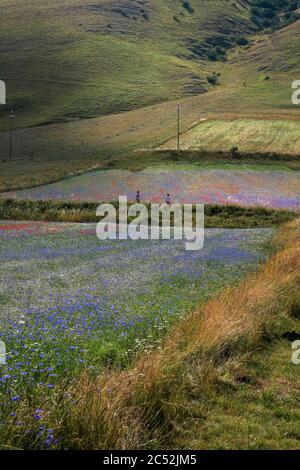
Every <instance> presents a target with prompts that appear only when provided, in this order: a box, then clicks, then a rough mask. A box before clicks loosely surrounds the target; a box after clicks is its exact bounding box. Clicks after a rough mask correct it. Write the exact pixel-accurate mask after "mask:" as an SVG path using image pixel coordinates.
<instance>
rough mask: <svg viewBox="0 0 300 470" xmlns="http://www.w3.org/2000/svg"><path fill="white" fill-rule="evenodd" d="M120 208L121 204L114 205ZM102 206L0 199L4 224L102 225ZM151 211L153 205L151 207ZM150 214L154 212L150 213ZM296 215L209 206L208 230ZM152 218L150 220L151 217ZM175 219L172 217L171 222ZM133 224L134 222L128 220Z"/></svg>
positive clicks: (274, 221)
mask: <svg viewBox="0 0 300 470" xmlns="http://www.w3.org/2000/svg"><path fill="white" fill-rule="evenodd" d="M113 204H114V205H115V207H116V208H117V207H118V202H113ZM98 205H99V203H91V202H78V203H77V202H55V201H22V200H15V199H0V219H1V220H35V221H48V222H95V223H96V222H99V220H100V219H99V218H98V217H96V209H97V207H98ZM147 206H148V208H149V209H150V205H149V204H147ZM149 213H150V210H149ZM295 216H296V213H295V212H293V211H288V210H274V209H267V208H259V207H257V208H256V207H254V208H245V207H239V206H234V205H228V206H219V205H210V204H207V205H205V226H206V228H213V227H219V228H256V227H273V226H278V225H280V224H282V223H284V222H288V221H290V220H293V219H294V218H295ZM149 217H150V216H149ZM172 220H173V218H172V217H171V221H172ZM128 221H130V219H128Z"/></svg>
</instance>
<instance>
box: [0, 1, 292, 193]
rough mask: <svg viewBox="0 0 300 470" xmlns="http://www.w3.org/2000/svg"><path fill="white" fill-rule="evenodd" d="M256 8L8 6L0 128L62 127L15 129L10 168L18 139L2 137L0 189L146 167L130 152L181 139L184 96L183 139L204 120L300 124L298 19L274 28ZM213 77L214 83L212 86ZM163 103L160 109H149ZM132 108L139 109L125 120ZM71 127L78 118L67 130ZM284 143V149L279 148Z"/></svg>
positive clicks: (0, 57) (242, 4) (1, 55)
mask: <svg viewBox="0 0 300 470" xmlns="http://www.w3.org/2000/svg"><path fill="white" fill-rule="evenodd" d="M254 3H255V1H254V0H253V2H252V1H251V2H249V1H247V2H246V1H237V0H236V1H232V2H228V1H221V0H218V1H215V2H207V1H204V0H198V1H196V0H194V1H192V0H191V1H190V2H189V4H190V5H191V6H192V10H193V11H188V9H187V8H184V7H183V6H182V5H183V2H182V1H181V0H178V1H177V0H176V1H171V0H168V1H162V0H159V1H157V2H155V4H153V2H150V1H143V2H141V1H139V2H138V1H132V2H130V3H128V2H127V1H125V0H123V1H121V2H120V1H119V2H116V1H110V2H108V1H105V0H102V1H98V2H95V3H93V4H90V3H89V2H88V1H87V0H72V1H71V0H68V1H65V2H63V3H62V2H58V1H56V0H53V1H52V2H50V3H47V4H44V3H43V4H40V3H39V4H38V3H37V1H36V0H33V1H31V2H29V3H27V4H26V8H25V6H24V3H23V2H21V1H20V0H15V1H14V2H8V1H7V0H0V4H1V7H2V11H3V14H4V17H5V22H4V23H3V27H2V28H1V32H0V41H1V48H0V77H1V79H5V80H6V81H7V85H8V105H7V106H2V107H1V109H0V130H1V129H2V130H5V129H8V128H9V127H10V126H11V125H12V126H13V127H15V128H20V127H24V126H29V125H30V126H35V125H37V124H41V123H45V122H58V124H52V125H43V126H37V127H33V128H32V127H30V128H28V127H27V128H24V129H20V130H18V131H16V132H15V134H14V136H13V142H14V145H13V150H14V152H13V160H12V161H8V156H9V133H8V132H2V133H0V187H1V189H4V188H5V189H12V188H17V187H24V186H29V185H34V184H40V183H45V182H48V181H53V180H57V179H60V178H63V177H65V176H68V175H70V174H73V173H77V172H82V171H86V170H88V169H90V168H93V167H100V168H103V167H104V168H105V167H112V166H124V164H125V166H128V164H129V163H130V165H131V162H135V164H136V165H137V166H141V164H142V165H143V166H145V164H147V161H145V159H146V154H143V155H142V156H141V157H140V158H137V156H136V154H133V153H132V152H135V151H136V150H137V149H140V148H150V147H158V146H159V145H161V144H162V143H163V142H166V141H168V140H170V139H172V138H173V137H174V135H175V134H176V129H177V124H176V104H177V99H176V100H174V101H172V98H174V99H175V98H178V97H179V96H181V97H182V98H181V99H180V102H181V104H182V112H181V132H185V131H186V130H188V129H190V128H191V127H193V126H194V125H195V124H197V123H198V122H199V121H201V119H204V118H205V119H218V120H224V119H233V118H237V117H238V118H251V119H257V118H259V119H261V118H266V119H268V120H270V119H280V120H289V121H297V120H298V119H299V118H300V108H299V107H296V106H293V105H292V104H291V83H292V81H294V80H295V79H297V78H298V77H299V74H300V61H299V47H298V43H299V39H300V38H299V35H300V27H299V26H300V22H299V20H298V21H297V19H296V18H294V17H293V18H292V19H291V21H292V23H291V24H290V25H288V26H285V27H281V28H280V29H279V30H278V29H277V30H274V29H272V28H271V29H268V32H266V30H265V29H261V26H260V27H258V26H257V25H256V24H255V23H254V22H253V15H252V13H251V11H252V10H251V11H250V8H252V9H253V8H256V7H255V6H253V5H254ZM275 3H277V2H275ZM281 3H282V4H285V3H286V2H284V1H283V2H281ZM24 12H25V13H26V22H25V21H24V19H23V17H24ZM275 13H276V18H277V17H278V18H279V17H280V18H285V15H286V13H284V14H283V15H278V12H277V11H276V12H275ZM261 14H262V12H260V15H261ZM251 15H252V16H251ZM282 21H283V20H282ZM283 25H284V23H283V24H282V25H281V26H283ZM278 27H279V25H278V24H277V26H276V28H278ZM12 32H13V34H14V38H13V40H12V37H11V35H12ZM216 38H217V39H216ZM241 38H244V39H245V38H246V39H247V42H248V44H245V45H244V43H243V41H241ZM237 42H238V43H239V44H237ZM217 44H222V46H220V45H217ZM216 50H217V51H219V55H218V57H217V58H214V57H213V55H214V52H216ZM222 51H223V52H224V51H225V53H226V54H225V55H224V54H223V52H222ZM12 52H13V53H12ZM222 55H223V58H222ZM215 59H217V60H215ZM225 59H226V60H225ZM214 73H215V74H217V77H218V82H219V85H217V86H214V85H212V84H209V83H208V81H207V77H212V76H214V75H213V74H214ZM267 77H268V80H266V78H267ZM204 89H207V91H208V92H206V93H203V92H204ZM194 93H196V95H194ZM191 94H192V96H187V95H191ZM164 100H168V101H164ZM163 101H164V102H163ZM154 102H160V103H158V104H155V105H151V106H147V107H144V108H143V107H142V106H144V105H149V104H151V103H154ZM11 106H12V107H14V109H15V111H16V118H15V119H14V121H13V123H11V122H9V120H8V118H7V113H8V110H9V109H10V107H11ZM130 108H139V109H135V110H132V111H128V112H121V113H117V111H122V110H127V109H130ZM112 112H113V113H115V114H113V115H109V116H101V117H98V118H94V119H83V118H91V117H93V116H100V115H103V114H107V113H112ZM66 120H67V121H73V122H68V123H65V122H64V123H61V121H66ZM256 125H258V126H260V125H261V122H259V123H257V124H256ZM294 126H295V125H294V124H291V128H293V127H294ZM221 127H222V126H221ZM275 127H276V126H275ZM221 133H222V130H221ZM283 140H284V139H283ZM229 141H230V147H232V145H231V139H230V137H228V144H229ZM209 145H210V143H209V142H208V143H206V142H205V143H204V145H203V146H204V147H209ZM226 145H227V143H226ZM283 146H284V141H280V142H279V146H278V148H276V149H275V151H277V152H281V151H282V148H283ZM264 147H265V146H264V145H263V147H262V148H259V149H258V150H260V151H263V150H264ZM124 162H125V163H124ZM150 163H151V161H150ZM131 167H132V165H131Z"/></svg>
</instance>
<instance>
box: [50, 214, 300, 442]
mask: <svg viewBox="0 0 300 470" xmlns="http://www.w3.org/2000/svg"><path fill="white" fill-rule="evenodd" d="M276 241H277V243H279V244H280V247H281V248H280V250H279V251H278V252H277V254H275V255H274V256H273V257H272V258H271V259H270V260H269V261H268V262H267V263H266V264H265V265H264V266H262V267H261V268H260V270H259V272H258V273H256V274H254V275H251V276H250V277H248V278H247V279H246V280H245V281H244V282H242V283H241V285H239V286H238V287H235V288H232V289H229V290H227V291H225V292H223V293H222V294H221V295H220V296H219V297H218V298H217V299H215V300H212V301H210V302H208V303H207V304H206V305H204V306H200V307H199V309H198V310H197V311H195V312H194V313H193V314H192V315H190V316H188V317H186V318H184V319H182V321H181V322H180V323H179V324H178V325H177V326H176V327H175V328H174V329H173V331H172V332H171V334H169V336H168V337H167V338H166V339H165V341H164V343H163V344H162V345H161V347H160V348H158V349H157V350H156V351H155V352H151V353H149V354H143V355H142V356H141V357H140V358H139V359H138V361H137V362H136V364H135V365H134V366H133V367H132V368H131V369H130V370H128V371H124V372H120V373H119V372H109V371H107V372H106V373H105V374H103V375H102V376H100V377H97V378H92V377H90V376H89V375H88V374H84V375H83V376H81V377H80V379H79V380H77V381H76V383H74V385H73V386H72V387H71V388H69V389H68V393H67V397H68V400H66V398H63V401H64V406H63V407H62V409H63V410H64V413H63V414H62V415H59V414H58V413H57V410H55V411H54V412H53V415H52V416H51V422H52V423H53V425H54V426H55V427H56V428H57V429H58V430H59V432H60V433H61V434H62V435H63V436H64V438H65V439H66V441H67V442H66V443H67V446H68V447H72V448H83V449H99V448H110V449H115V448H119V449H120V448H122V449H125V448H138V447H149V446H150V447H151V446H153V445H157V443H159V442H160V439H161V437H162V435H163V434H165V433H166V432H167V431H170V430H171V429H172V422H173V419H174V418H175V417H176V416H177V415H178V414H180V413H181V412H182V410H181V407H182V406H183V405H182V403H183V401H184V400H183V397H184V393H185V392H184V390H185V386H186V382H187V380H190V377H189V379H188V375H193V374H197V381H198V382H199V381H200V382H201V386H202V387H203V389H205V390H206V391H207V389H209V387H213V386H214V380H215V377H216V372H215V371H216V365H217V364H218V363H220V362H224V361H226V360H227V359H229V358H230V359H232V358H233V357H235V356H236V355H238V354H241V353H245V352H247V351H251V350H253V349H254V348H255V347H256V346H257V345H259V344H261V343H262V342H263V339H264V338H265V337H266V335H269V334H271V332H272V328H273V326H274V325H275V323H276V321H277V320H278V317H280V315H281V314H282V313H283V312H284V313H286V312H287V311H289V310H290V309H291V306H292V304H293V301H294V299H295V295H296V293H297V290H298V288H299V282H300V273H299V269H298V268H299V265H300V220H296V221H294V222H292V223H290V224H288V225H286V226H285V227H284V228H283V229H282V230H281V232H280V234H279V236H278V238H277V240H276ZM199 377H200V378H201V379H200V380H199ZM64 392H65V390H64ZM63 396H64V397H65V396H66V394H65V393H64V395H63ZM74 403H75V404H74Z"/></svg>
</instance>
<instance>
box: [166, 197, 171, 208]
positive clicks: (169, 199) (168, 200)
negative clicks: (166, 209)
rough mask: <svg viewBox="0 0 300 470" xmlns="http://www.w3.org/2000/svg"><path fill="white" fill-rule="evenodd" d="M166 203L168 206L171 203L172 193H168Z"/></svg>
mask: <svg viewBox="0 0 300 470" xmlns="http://www.w3.org/2000/svg"><path fill="white" fill-rule="evenodd" d="M166 204H168V206H170V205H171V196H170V194H167V197H166Z"/></svg>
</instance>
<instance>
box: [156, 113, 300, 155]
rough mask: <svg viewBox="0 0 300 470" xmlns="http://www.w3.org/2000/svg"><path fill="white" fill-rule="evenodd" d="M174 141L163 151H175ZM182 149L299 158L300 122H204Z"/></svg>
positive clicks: (191, 132) (187, 134) (186, 137)
mask: <svg viewBox="0 0 300 470" xmlns="http://www.w3.org/2000/svg"><path fill="white" fill-rule="evenodd" d="M176 145H177V143H176V140H175V139H172V140H171V141H169V142H167V143H166V144H164V145H163V146H162V148H163V149H176ZM180 146H181V148H182V149H183V150H195V149H205V150H209V151H214V150H223V151H229V150H230V149H231V148H233V147H237V148H238V149H239V150H240V151H241V152H252V153H258V152H270V153H271V152H273V153H279V154H280V153H281V154H289V153H290V154H293V155H300V121H294V122H293V121H280V120H272V121H268V120H262V119H261V120H254V119H234V120H226V121H221V120H219V121H218V120H216V121H215V120H211V121H206V122H202V123H200V124H199V125H197V126H195V127H193V128H192V129H191V130H189V131H187V132H185V133H184V134H183V135H182V136H181V144H180Z"/></svg>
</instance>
